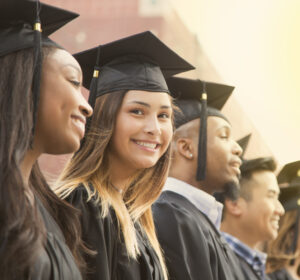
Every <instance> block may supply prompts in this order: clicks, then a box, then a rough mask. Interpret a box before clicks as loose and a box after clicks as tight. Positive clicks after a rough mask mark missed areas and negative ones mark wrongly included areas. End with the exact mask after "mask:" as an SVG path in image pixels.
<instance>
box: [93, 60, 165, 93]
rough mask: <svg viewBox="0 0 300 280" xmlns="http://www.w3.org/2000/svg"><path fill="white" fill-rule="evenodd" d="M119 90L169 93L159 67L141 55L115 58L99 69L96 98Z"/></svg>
mask: <svg viewBox="0 0 300 280" xmlns="http://www.w3.org/2000/svg"><path fill="white" fill-rule="evenodd" d="M119 90H145V91H156V92H166V93H169V90H168V86H167V84H166V81H165V79H164V76H163V74H162V71H161V69H160V68H159V66H158V65H156V64H155V62H152V61H151V60H149V59H148V58H147V57H144V56H142V55H127V56H123V57H120V58H116V59H114V60H112V61H111V62H109V63H107V64H106V65H105V66H103V67H102V68H101V69H100V76H99V78H98V80H97V95H96V97H98V96H101V95H103V94H105V93H109V92H114V91H119Z"/></svg>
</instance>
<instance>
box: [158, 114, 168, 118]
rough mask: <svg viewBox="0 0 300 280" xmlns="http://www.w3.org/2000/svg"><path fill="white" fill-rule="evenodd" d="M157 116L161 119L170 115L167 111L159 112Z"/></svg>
mask: <svg viewBox="0 0 300 280" xmlns="http://www.w3.org/2000/svg"><path fill="white" fill-rule="evenodd" d="M158 117H159V118H161V119H169V118H170V115H169V114H168V113H161V114H159V115H158Z"/></svg>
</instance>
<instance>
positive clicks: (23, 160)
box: [0, 0, 92, 280]
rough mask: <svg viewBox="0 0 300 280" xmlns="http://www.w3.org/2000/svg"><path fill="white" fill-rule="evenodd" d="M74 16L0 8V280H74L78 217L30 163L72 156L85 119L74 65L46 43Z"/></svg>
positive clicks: (27, 7)
mask: <svg viewBox="0 0 300 280" xmlns="http://www.w3.org/2000/svg"><path fill="white" fill-rule="evenodd" d="M77 16H78V15H77V14H75V13H72V12H69V11H65V10H62V9H59V8H57V7H53V6H49V5H46V4H42V3H39V1H30V0H22V1H21V0H19V1H18V0H9V1H8V0H7V1H6V0H4V1H1V3H0V19H1V20H0V21H1V24H0V65H1V67H0V130H1V131H0V137H1V141H0V166H1V168H0V240H1V248H0V259H1V262H0V275H1V276H0V278H1V279H18V280H19V279H39V280H40V279H47V280H49V279H53V280H54V279H55V280H58V279H61V280H66V279H81V273H80V270H79V268H78V267H77V265H78V266H80V265H81V264H82V259H81V258H80V249H81V247H82V246H83V245H82V243H81V241H80V232H78V230H77V228H78V225H79V220H78V217H77V212H76V211H74V209H73V208H72V207H70V206H69V205H68V204H67V203H65V202H63V201H62V200H60V199H59V198H58V197H57V196H56V195H55V194H54V193H53V192H52V190H51V189H50V188H49V186H48V185H47V183H46V181H45V179H44V178H43V176H42V174H41V172H40V171H39V167H38V163H37V159H38V157H39V156H40V155H41V154H43V153H49V154H62V153H71V152H74V151H76V150H77V149H78V148H79V146H80V140H81V139H82V137H83V134H84V124H83V123H84V122H85V119H86V117H88V116H90V115H91V114H92V108H91V107H90V106H89V104H88V103H87V101H86V100H85V99H84V97H83V95H82V94H81V87H80V85H81V79H82V73H81V69H80V66H79V64H78V62H77V61H76V60H75V59H74V58H73V57H72V55H71V54H70V53H68V52H67V51H65V50H63V49H62V48H61V47H59V46H58V45H57V44H56V43H55V42H53V41H51V40H50V39H49V38H48V35H50V34H51V33H53V32H54V31H56V30H57V29H59V28H60V27H62V26H63V25H64V24H66V23H67V22H69V21H71V20H72V19H74V18H76V17H77ZM82 248H83V247H82ZM72 254H73V255H72Z"/></svg>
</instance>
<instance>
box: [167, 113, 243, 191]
mask: <svg viewBox="0 0 300 280" xmlns="http://www.w3.org/2000/svg"><path fill="white" fill-rule="evenodd" d="M199 123H200V122H199V119H196V120H193V121H190V122H188V123H187V124H185V125H183V126H181V127H180V128H179V129H178V130H177V131H176V132H175V135H174V140H173V143H172V145H173V161H172V166H171V169H170V176H171V177H174V178H177V179H179V180H181V181H184V182H186V183H188V184H190V185H192V186H194V187H196V188H198V189H201V190H203V191H205V192H207V193H209V194H212V193H214V192H216V191H222V190H223V189H224V186H225V184H226V183H229V182H234V183H237V184H238V178H239V175H240V171H239V167H240V164H241V160H240V158H239V156H240V155H241V153H242V149H241V147H240V146H239V145H238V144H237V143H236V142H235V141H234V140H233V138H232V136H231V126H230V124H229V123H228V122H227V121H225V120H224V119H222V118H219V117H214V116H210V117H208V119H207V163H206V178H205V180H204V181H197V180H196V172H197V155H198V134H199V126H200V124H199Z"/></svg>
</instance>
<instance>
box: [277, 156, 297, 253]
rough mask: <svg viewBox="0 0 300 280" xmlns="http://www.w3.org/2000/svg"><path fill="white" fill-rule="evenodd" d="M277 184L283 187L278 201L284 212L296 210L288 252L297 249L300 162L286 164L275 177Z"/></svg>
mask: <svg viewBox="0 0 300 280" xmlns="http://www.w3.org/2000/svg"><path fill="white" fill-rule="evenodd" d="M277 180H278V183H279V184H280V185H281V184H282V185H285V187H281V188H280V196H279V200H280V202H281V204H282V206H283V207H284V210H285V211H292V210H297V217H296V221H295V234H294V240H293V242H292V245H291V248H290V251H291V252H293V253H294V252H295V251H296V249H297V241H298V232H299V221H300V161H295V162H290V163H288V164H286V165H285V166H284V167H283V168H282V169H281V171H280V172H279V174H278V176H277Z"/></svg>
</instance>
